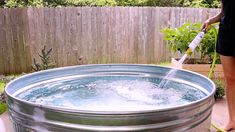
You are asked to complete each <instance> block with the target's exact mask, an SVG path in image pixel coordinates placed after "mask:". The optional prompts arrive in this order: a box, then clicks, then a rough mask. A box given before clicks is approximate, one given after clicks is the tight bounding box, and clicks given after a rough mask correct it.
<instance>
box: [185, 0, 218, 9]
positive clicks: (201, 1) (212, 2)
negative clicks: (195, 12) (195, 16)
mask: <svg viewBox="0 0 235 132" xmlns="http://www.w3.org/2000/svg"><path fill="white" fill-rule="evenodd" d="M183 6H185V7H197V8H199V7H204V8H218V7H220V6H221V4H220V0H184V2H183Z"/></svg>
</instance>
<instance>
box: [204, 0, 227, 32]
mask: <svg viewBox="0 0 235 132" xmlns="http://www.w3.org/2000/svg"><path fill="white" fill-rule="evenodd" d="M223 15H224V9H223V4H222V6H221V11H220V12H219V13H218V14H217V15H215V16H213V17H211V18H209V19H207V20H206V21H205V22H204V24H203V27H202V28H203V29H204V28H205V29H207V28H208V27H209V26H210V25H211V24H213V23H216V22H219V21H220V18H221V17H222V16H223Z"/></svg>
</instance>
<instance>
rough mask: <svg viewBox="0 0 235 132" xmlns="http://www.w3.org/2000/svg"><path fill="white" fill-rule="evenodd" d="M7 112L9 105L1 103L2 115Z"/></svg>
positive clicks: (0, 111) (0, 112)
mask: <svg viewBox="0 0 235 132" xmlns="http://www.w3.org/2000/svg"><path fill="white" fill-rule="evenodd" d="M5 111H7V104H6V103H1V102H0V115H1V114H2V113H4V112H5Z"/></svg>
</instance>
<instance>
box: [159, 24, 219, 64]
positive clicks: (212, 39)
mask: <svg viewBox="0 0 235 132" xmlns="http://www.w3.org/2000/svg"><path fill="white" fill-rule="evenodd" d="M201 27H202V25H201V24H200V23H185V24H183V25H182V26H181V27H179V28H164V29H162V30H161V32H162V33H163V34H164V40H166V41H167V44H168V46H169V48H170V50H171V51H173V52H176V51H179V52H181V53H185V52H186V50H187V49H188V46H189V44H190V43H191V42H192V40H193V39H194V38H195V37H196V35H197V34H198V33H199V32H200V30H201ZM216 39H217V29H215V28H212V29H211V30H209V31H207V33H206V34H205V36H204V38H203V40H202V41H201V44H200V45H199V46H198V47H197V48H196V49H195V50H196V52H199V53H200V54H201V59H209V63H212V60H213V56H214V51H215V45H216ZM217 62H218V63H219V57H217Z"/></svg>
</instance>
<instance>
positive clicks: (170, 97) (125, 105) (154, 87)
mask: <svg viewBox="0 0 235 132" xmlns="http://www.w3.org/2000/svg"><path fill="white" fill-rule="evenodd" d="M160 81H161V79H160V78H156V77H135V76H118V75H116V76H114V75H110V76H85V77H74V78H70V79H61V80H57V81H47V82H41V83H39V84H34V85H33V86H29V87H27V89H24V90H22V91H23V92H20V93H18V94H17V95H16V96H17V97H18V98H21V99H23V100H26V101H29V102H32V103H36V104H40V105H45V106H52V107H60V108H69V109H76V110H88V111H139V110H155V109H162V108H169V107H172V106H179V105H184V104H188V103H190V102H194V101H197V100H200V99H202V98H203V97H205V96H206V95H207V93H205V92H204V91H202V90H200V88H197V87H194V86H192V85H190V84H184V83H181V82H178V81H174V80H171V81H169V82H168V84H167V86H165V87H164V88H160V87H158V84H159V83H160Z"/></svg>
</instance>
